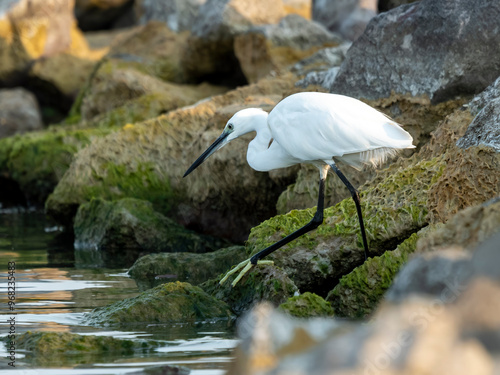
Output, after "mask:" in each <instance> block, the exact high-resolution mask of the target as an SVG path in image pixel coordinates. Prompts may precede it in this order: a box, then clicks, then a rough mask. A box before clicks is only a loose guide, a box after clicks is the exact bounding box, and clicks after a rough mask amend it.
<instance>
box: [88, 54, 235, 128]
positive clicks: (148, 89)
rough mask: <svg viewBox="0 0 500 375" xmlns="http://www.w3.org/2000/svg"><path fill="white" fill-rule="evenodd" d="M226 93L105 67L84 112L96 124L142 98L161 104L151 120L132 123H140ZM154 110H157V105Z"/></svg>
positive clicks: (109, 65)
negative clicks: (105, 114) (97, 119)
mask: <svg viewBox="0 0 500 375" xmlns="http://www.w3.org/2000/svg"><path fill="white" fill-rule="evenodd" d="M224 91H226V88H224V87H217V86H212V85H209V84H201V85H180V84H175V83H169V82H164V81H162V80H160V79H158V78H156V77H151V76H150V75H147V74H144V73H141V72H139V71H137V70H134V69H127V68H126V67H121V68H118V67H117V65H115V64H113V63H104V64H103V66H102V68H101V69H99V70H98V72H97V73H96V74H95V75H94V76H93V78H92V80H91V82H90V86H89V87H88V89H87V90H86V92H85V95H84V96H83V98H82V102H81V103H82V104H81V107H80V111H81V116H82V119H83V120H92V119H93V118H94V117H95V116H98V115H101V114H104V113H107V112H110V111H112V110H116V109H118V108H123V107H128V106H130V105H131V104H132V103H133V102H137V100H140V98H149V101H153V100H155V101H157V102H158V103H160V105H158V107H159V108H158V109H157V110H155V111H152V113H148V112H145V113H147V116H144V117H143V118H134V119H133V120H134V121H131V122H137V121H141V120H147V119H148V118H151V117H156V116H158V115H160V114H161V113H166V112H168V111H171V110H173V109H176V108H179V107H184V106H186V105H189V104H193V103H195V102H197V101H199V100H201V99H204V98H206V97H209V96H212V95H216V94H221V93H223V92H224ZM151 107H153V108H154V106H153V105H151ZM138 113H140V112H138Z"/></svg>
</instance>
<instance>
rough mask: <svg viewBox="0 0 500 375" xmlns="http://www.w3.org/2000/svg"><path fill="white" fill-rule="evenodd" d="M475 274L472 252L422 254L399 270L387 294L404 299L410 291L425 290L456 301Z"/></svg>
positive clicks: (429, 294) (443, 299)
mask: <svg viewBox="0 0 500 375" xmlns="http://www.w3.org/2000/svg"><path fill="white" fill-rule="evenodd" d="M472 274H473V271H472V267H471V262H470V256H468V254H467V253H465V252H460V251H447V252H443V251H439V252H432V253H429V254H424V255H419V256H418V257H416V258H414V259H412V260H411V261H410V262H408V264H407V265H406V266H405V267H404V268H403V269H402V270H401V271H400V272H399V274H398V276H397V277H396V279H395V280H394V283H393V285H392V286H391V287H390V288H389V290H388V291H387V293H386V295H385V299H386V300H387V301H392V302H401V301H404V300H405V299H406V298H408V296H409V295H410V294H421V295H422V294H423V295H426V296H430V297H435V298H440V299H441V300H442V301H443V302H452V301H454V300H455V299H456V298H457V297H458V295H459V294H460V293H461V292H462V291H463V290H464V287H465V286H466V285H467V283H468V281H469V280H470V278H471V276H472Z"/></svg>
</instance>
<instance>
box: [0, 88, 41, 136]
mask: <svg viewBox="0 0 500 375" xmlns="http://www.w3.org/2000/svg"><path fill="white" fill-rule="evenodd" d="M41 128H43V123H42V114H41V113H40V108H39V106H38V102H37V100H36V98H35V96H34V95H33V94H32V93H30V92H29V91H26V90H24V89H22V88H15V89H0V138H4V137H8V136H11V135H14V134H20V133H25V132H27V131H31V130H39V129H41Z"/></svg>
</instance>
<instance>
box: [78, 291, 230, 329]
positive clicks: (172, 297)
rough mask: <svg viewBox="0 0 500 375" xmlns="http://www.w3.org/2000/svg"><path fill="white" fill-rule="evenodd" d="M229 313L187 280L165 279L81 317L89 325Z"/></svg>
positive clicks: (225, 315)
mask: <svg viewBox="0 0 500 375" xmlns="http://www.w3.org/2000/svg"><path fill="white" fill-rule="evenodd" d="M231 317H232V314H231V311H230V309H229V306H228V305H227V304H226V303H224V302H222V301H220V300H217V299H216V298H214V297H212V296H210V295H208V294H207V293H205V292H204V291H203V290H202V289H200V288H199V287H197V286H192V285H191V284H189V283H181V282H175V283H168V284H162V285H158V286H157V287H155V288H153V289H150V290H147V291H145V292H142V293H141V294H139V295H138V296H137V297H133V298H127V299H124V300H123V301H119V302H115V303H112V304H110V305H108V306H104V307H99V308H97V309H95V310H93V311H91V312H90V313H88V315H87V316H86V317H85V318H84V320H83V322H84V323H85V324H89V325H114V324H116V325H121V324H136V323H146V322H147V323H169V322H179V321H182V322H184V323H185V322H192V323H194V322H197V321H207V320H218V319H230V318H231Z"/></svg>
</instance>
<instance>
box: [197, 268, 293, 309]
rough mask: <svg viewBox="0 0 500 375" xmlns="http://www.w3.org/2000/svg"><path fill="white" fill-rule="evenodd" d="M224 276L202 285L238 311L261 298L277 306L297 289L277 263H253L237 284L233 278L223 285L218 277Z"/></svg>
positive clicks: (208, 291)
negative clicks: (251, 267) (269, 264)
mask: <svg viewBox="0 0 500 375" xmlns="http://www.w3.org/2000/svg"><path fill="white" fill-rule="evenodd" d="M223 276H224V275H220V276H219V277H217V278H215V279H211V280H208V281H207V282H205V283H203V284H201V285H200V287H201V288H203V289H204V290H205V291H206V292H207V293H209V294H211V295H212V296H214V297H215V298H217V299H218V300H221V301H224V302H226V303H227V304H228V305H229V306H230V307H231V309H232V311H233V312H234V313H235V314H237V315H239V314H241V313H243V312H244V311H246V310H248V309H249V308H250V307H251V306H253V305H254V304H256V303H257V302H260V301H268V302H270V303H271V304H273V305H275V306H278V305H280V304H282V303H283V302H285V301H286V300H287V299H288V298H289V297H292V296H293V295H295V294H296V293H297V292H298V289H297V287H296V286H295V284H294V283H293V281H292V280H290V278H289V277H288V276H287V275H286V273H285V272H284V271H283V270H282V269H280V268H278V267H275V266H269V267H263V266H259V267H254V268H253V269H252V270H251V271H250V272H248V273H247V274H246V275H245V276H244V277H243V278H242V279H241V280H240V281H239V282H238V284H236V286H235V287H233V286H231V280H227V281H226V282H225V283H224V284H222V285H220V284H219V281H220V280H221V279H222V277H223Z"/></svg>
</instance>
